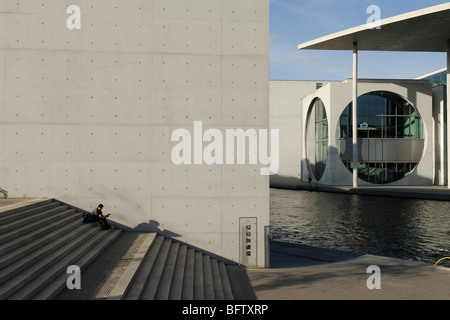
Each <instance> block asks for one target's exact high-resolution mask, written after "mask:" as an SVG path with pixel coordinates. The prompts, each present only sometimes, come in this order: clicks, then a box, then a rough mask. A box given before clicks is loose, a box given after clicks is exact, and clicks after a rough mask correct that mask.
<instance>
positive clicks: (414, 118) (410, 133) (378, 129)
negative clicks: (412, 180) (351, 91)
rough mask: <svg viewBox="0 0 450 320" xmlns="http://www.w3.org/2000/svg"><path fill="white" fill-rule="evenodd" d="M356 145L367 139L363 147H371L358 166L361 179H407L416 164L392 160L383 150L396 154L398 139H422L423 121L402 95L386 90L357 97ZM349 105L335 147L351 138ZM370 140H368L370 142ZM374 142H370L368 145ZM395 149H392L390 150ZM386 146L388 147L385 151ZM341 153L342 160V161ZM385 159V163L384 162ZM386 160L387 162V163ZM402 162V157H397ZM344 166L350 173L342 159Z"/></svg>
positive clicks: (348, 164) (378, 181) (379, 181)
mask: <svg viewBox="0 0 450 320" xmlns="http://www.w3.org/2000/svg"><path fill="white" fill-rule="evenodd" d="M357 125H358V127H357V134H358V141H359V142H358V143H359V144H361V145H362V143H360V142H361V140H363V139H367V140H365V141H366V144H367V145H371V146H373V147H372V149H376V148H378V149H379V150H376V151H373V152H372V153H373V154H370V153H369V154H368V155H366V156H365V157H366V158H365V159H363V160H362V161H361V159H360V161H359V163H358V176H359V178H360V179H362V180H364V181H367V182H369V183H374V184H386V183H392V182H394V181H397V180H400V179H402V178H404V177H405V176H407V175H408V174H409V173H410V172H411V171H412V170H414V168H415V167H416V165H417V161H414V160H412V159H411V161H409V162H405V160H404V157H403V160H399V161H393V160H392V159H393V156H392V155H386V152H387V151H386V150H388V149H389V150H390V152H391V153H392V152H394V153H395V152H396V150H395V146H396V141H397V140H400V139H416V140H423V138H424V137H423V124H422V119H421V117H420V115H419V113H418V112H417V110H416V109H415V108H414V106H413V105H411V104H410V103H409V102H408V101H406V100H405V99H403V98H402V97H401V96H399V95H397V94H395V93H392V92H386V91H374V92H370V93H368V94H364V95H362V96H360V97H358V120H357ZM352 129H353V127H352V103H350V104H349V105H348V106H347V107H346V108H345V110H344V112H343V113H342V115H341V117H340V119H339V122H338V126H337V129H336V130H337V132H336V137H337V140H338V141H337V145H338V146H339V145H340V140H343V139H344V140H345V139H352V137H353V130H352ZM369 139H370V140H369ZM369 141H373V143H371V144H370V143H369ZM392 146H394V147H392ZM388 147H389V148H388ZM342 158H343V157H342V153H341V159H342ZM384 159H386V160H384ZM388 159H389V160H388ZM399 159H402V157H399ZM343 162H344V165H345V166H346V167H347V168H348V170H349V171H353V162H352V161H348V159H347V160H344V159H343Z"/></svg>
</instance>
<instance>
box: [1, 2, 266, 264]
mask: <svg viewBox="0 0 450 320" xmlns="http://www.w3.org/2000/svg"><path fill="white" fill-rule="evenodd" d="M70 5H77V6H79V8H80V9H81V29H80V30H77V29H75V30H69V29H68V28H67V26H66V21H67V19H68V18H69V17H70V16H71V13H69V14H68V13H67V12H66V11H67V8H68V7H69V6H70ZM0 30H1V31H0V33H1V34H0V70H2V72H0V101H1V113H0V114H1V120H0V121H1V126H0V136H1V140H0V161H1V172H0V173H1V180H0V181H1V186H2V187H3V188H4V189H6V190H8V191H9V195H10V197H22V196H33V197H36V196H44V197H55V198H59V199H60V200H63V201H66V202H69V203H71V204H74V205H77V206H79V207H82V208H84V209H91V208H94V207H95V206H96V205H97V204H98V203H99V202H101V203H103V204H104V205H105V211H106V212H112V213H113V216H112V218H113V220H115V221H116V222H117V223H119V224H122V225H124V226H126V227H128V228H131V229H138V230H157V229H158V230H161V231H166V232H167V233H169V231H170V232H171V234H173V235H174V236H177V237H179V239H181V240H183V241H186V242H189V243H191V244H193V245H196V246H198V247H201V248H203V249H206V250H209V251H211V252H213V253H216V254H219V255H223V256H225V257H227V258H230V259H233V260H236V261H240V260H241V256H240V252H241V251H242V250H241V248H240V246H239V232H240V230H239V221H240V218H242V217H255V218H257V239H258V241H257V249H255V248H252V250H254V257H257V258H256V260H254V262H252V261H253V260H252V261H250V262H249V263H250V264H257V265H259V266H262V265H263V264H264V261H265V256H264V254H265V247H264V227H265V226H267V225H269V187H268V177H267V176H261V175H260V173H259V167H260V166H259V165H211V166H207V165H180V166H176V165H174V164H173V162H172V161H171V150H172V148H173V147H174V144H175V143H174V142H172V141H171V134H172V132H173V131H174V130H175V129H178V128H186V129H188V130H190V131H191V132H193V126H194V121H196V120H198V121H202V122H203V126H204V127H205V129H206V128H217V129H219V130H222V131H223V132H225V130H226V128H244V129H245V128H268V127H269V96H268V95H269V93H268V92H269V68H268V63H269V58H268V56H269V1H268V0H245V1H241V0H207V1H206V0H182V1H181V0H95V1H94V0H70V1H69V0H60V1H56V0H14V1H12V0H2V1H1V2H0ZM244 262H245V261H244Z"/></svg>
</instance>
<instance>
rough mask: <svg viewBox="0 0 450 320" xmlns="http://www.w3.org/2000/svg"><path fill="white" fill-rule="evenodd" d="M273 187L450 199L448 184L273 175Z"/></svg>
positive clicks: (271, 179)
mask: <svg viewBox="0 0 450 320" xmlns="http://www.w3.org/2000/svg"><path fill="white" fill-rule="evenodd" d="M270 186H271V187H272V188H280V189H291V190H312V191H319V192H321V191H322V192H334V193H345V194H360V195H371V196H382V197H398V198H412V199H426V200H440V201H450V189H449V188H448V187H447V186H382V185H377V186H358V188H353V187H352V186H327V185H322V184H317V183H315V182H313V183H312V184H309V183H308V182H306V181H302V180H300V179H296V178H287V177H271V178H270Z"/></svg>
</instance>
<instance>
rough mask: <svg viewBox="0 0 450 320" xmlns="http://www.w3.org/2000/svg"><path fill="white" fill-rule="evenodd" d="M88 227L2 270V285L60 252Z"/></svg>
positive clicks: (83, 227)
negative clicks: (33, 265)
mask: <svg viewBox="0 0 450 320" xmlns="http://www.w3.org/2000/svg"><path fill="white" fill-rule="evenodd" d="M88 227H89V226H88V225H80V226H78V227H76V228H74V229H73V230H72V231H70V232H68V233H66V234H65V235H64V236H63V237H61V238H60V240H61V241H54V242H51V243H48V244H46V245H44V246H41V247H40V248H39V249H37V250H34V251H33V252H32V253H30V254H28V255H26V256H24V257H22V258H20V259H18V260H16V261H14V262H13V263H11V264H9V265H8V266H6V267H5V268H2V269H1V270H0V283H3V282H5V279H6V281H7V280H8V279H9V278H11V277H13V276H14V274H15V273H18V272H21V271H22V270H23V269H24V268H27V267H28V265H31V264H36V263H37V262H38V261H40V260H42V259H43V258H45V257H46V256H48V255H50V254H52V253H53V252H54V251H55V250H60V248H61V247H63V246H65V245H66V243H67V242H70V241H71V240H72V239H74V238H77V236H78V235H79V233H80V232H81V231H82V230H83V229H86V228H88Z"/></svg>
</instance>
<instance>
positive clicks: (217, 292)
mask: <svg viewBox="0 0 450 320" xmlns="http://www.w3.org/2000/svg"><path fill="white" fill-rule="evenodd" d="M211 274H212V280H213V286H214V297H215V300H224V299H225V295H224V293H223V286H222V278H221V277H220V270H219V263H218V262H217V259H211Z"/></svg>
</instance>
